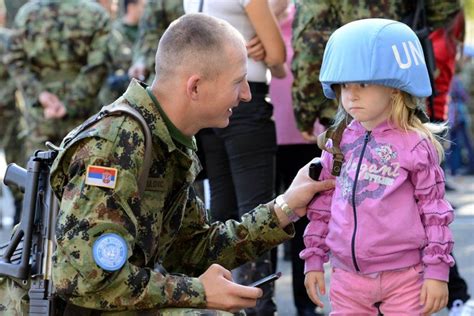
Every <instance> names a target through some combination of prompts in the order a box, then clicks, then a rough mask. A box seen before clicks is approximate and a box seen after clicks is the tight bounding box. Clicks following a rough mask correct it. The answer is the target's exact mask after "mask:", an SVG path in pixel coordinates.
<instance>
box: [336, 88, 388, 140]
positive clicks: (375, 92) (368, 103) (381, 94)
mask: <svg viewBox="0 0 474 316" xmlns="http://www.w3.org/2000/svg"><path fill="white" fill-rule="evenodd" d="M340 86H341V101H342V106H343V107H344V109H345V110H346V112H347V113H349V115H350V116H352V118H353V119H354V120H356V121H359V122H360V123H361V124H362V126H364V127H365V128H366V129H367V130H369V131H370V130H372V129H373V128H375V127H376V126H377V125H379V124H380V123H382V122H383V121H385V120H387V118H388V117H389V115H390V111H391V97H392V95H393V93H395V89H393V88H388V87H384V86H380V85H375V84H366V83H343V84H341V85H340Z"/></svg>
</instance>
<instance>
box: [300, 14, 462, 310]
mask: <svg viewBox="0 0 474 316" xmlns="http://www.w3.org/2000/svg"><path fill="white" fill-rule="evenodd" d="M320 81H321V83H322V85H323V90H324V93H325V95H326V97H328V98H333V99H334V98H337V100H338V101H339V104H340V106H339V113H338V116H337V117H336V122H335V126H336V127H337V128H335V132H334V133H332V134H333V136H332V138H333V141H332V144H331V142H327V143H326V146H324V149H325V150H326V151H324V152H323V155H322V166H323V170H322V173H321V176H320V179H327V178H331V177H332V178H333V177H334V176H332V175H331V170H332V171H333V173H334V174H337V172H338V171H340V176H338V177H337V180H336V187H335V189H334V190H333V191H326V192H325V193H321V194H320V195H318V196H316V197H315V199H314V200H313V201H312V203H311V204H310V206H309V208H308V218H309V220H310V223H309V225H308V226H307V228H306V231H305V234H304V239H305V246H306V249H305V250H303V251H302V252H301V254H300V257H301V258H302V259H304V260H305V273H306V279H305V286H306V290H307V292H308V294H309V296H310V297H311V299H312V300H313V301H314V303H316V304H317V305H319V306H321V307H322V303H321V301H320V299H319V297H318V294H317V290H319V294H321V295H324V294H325V282H324V270H323V263H324V262H327V261H328V260H329V256H328V255H329V253H330V257H331V264H332V274H331V290H330V295H329V298H330V302H331V307H332V312H331V315H349V314H350V315H376V314H377V311H378V309H379V311H380V312H381V313H383V314H384V315H420V314H422V313H426V314H430V313H434V312H436V311H438V310H440V309H441V308H443V307H444V306H445V305H446V303H447V300H448V289H447V281H448V275H449V266H450V265H453V263H454V260H453V258H452V257H451V256H450V255H449V254H450V252H451V250H452V248H453V241H452V236H451V232H450V230H449V228H448V224H449V223H450V222H451V221H452V220H453V210H452V207H451V206H450V205H449V203H448V202H447V201H446V200H445V199H444V176H443V171H442V170H441V168H440V166H439V163H440V160H441V159H442V157H443V149H442V147H441V145H440V143H439V142H438V141H437V140H436V139H435V137H434V134H433V131H434V127H436V126H434V125H430V124H424V122H426V121H427V120H426V116H425V115H424V113H423V111H422V110H420V109H419V108H418V104H421V103H420V102H421V100H420V99H419V98H423V97H427V96H429V95H430V94H431V86H430V82H429V77H428V72H427V68H426V65H425V61H424V58H423V51H422V48H421V45H420V42H419V41H418V38H417V37H416V35H415V33H414V32H413V31H412V30H411V29H410V28H409V27H408V26H406V25H405V24H402V23H399V22H396V21H392V20H386V19H365V20H359V21H355V22H352V23H349V24H346V25H345V26H343V27H341V28H339V29H338V30H337V31H335V32H334V33H333V34H332V36H331V37H330V39H329V42H328V44H327V46H326V49H325V52H324V58H323V64H322V68H321V75H320ZM439 130H440V127H438V130H437V131H436V132H438V131H439ZM338 133H339V136H340V137H338ZM341 161H343V162H342V168H340V170H338V162H339V163H340V162H341Z"/></svg>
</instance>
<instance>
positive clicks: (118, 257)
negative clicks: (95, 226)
mask: <svg viewBox="0 0 474 316" xmlns="http://www.w3.org/2000/svg"><path fill="white" fill-rule="evenodd" d="M127 252H128V249H127V243H126V242H125V239H123V237H122V236H120V235H117V234H113V233H108V234H104V235H102V236H100V237H99V238H98V239H97V240H96V241H95V242H94V245H93V246H92V256H93V257H94V261H95V263H97V265H98V266H99V267H101V268H102V269H104V270H106V271H116V270H118V269H120V268H121V267H123V265H124V264H125V261H126V260H127Z"/></svg>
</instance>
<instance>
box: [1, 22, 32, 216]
mask: <svg viewBox="0 0 474 316" xmlns="http://www.w3.org/2000/svg"><path fill="white" fill-rule="evenodd" d="M11 33H12V31H11V30H8V29H5V28H0V58H3V56H4V54H5V51H6V45H7V42H8V40H9V37H10V35H11ZM0 80H1V82H2V85H1V86H0V135H1V139H0V148H3V150H4V151H5V160H6V162H7V163H12V162H14V163H16V164H18V165H20V166H23V165H24V164H25V163H26V157H25V151H24V148H23V146H19V145H18V144H19V143H22V142H23V141H24V136H25V135H24V134H22V128H21V127H22V126H23V127H24V122H23V121H22V120H21V119H20V117H21V113H20V111H18V109H17V107H16V102H15V92H16V86H15V82H14V80H12V79H11V78H10V76H9V75H8V71H7V67H6V65H5V64H4V63H3V62H0ZM10 189H11V192H12V194H13V197H14V203H15V215H14V219H13V222H14V224H16V223H18V222H19V220H20V214H21V201H22V196H23V194H22V193H21V191H20V190H19V189H18V188H16V187H12V188H10ZM0 220H1V216H0Z"/></svg>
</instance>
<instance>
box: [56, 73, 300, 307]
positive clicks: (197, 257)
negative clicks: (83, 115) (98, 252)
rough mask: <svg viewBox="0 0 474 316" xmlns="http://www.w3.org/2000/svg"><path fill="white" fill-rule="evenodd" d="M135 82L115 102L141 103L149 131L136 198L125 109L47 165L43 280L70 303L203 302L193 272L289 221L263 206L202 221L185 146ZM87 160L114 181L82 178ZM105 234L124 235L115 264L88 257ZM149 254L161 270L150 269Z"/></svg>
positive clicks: (286, 233)
mask: <svg viewBox="0 0 474 316" xmlns="http://www.w3.org/2000/svg"><path fill="white" fill-rule="evenodd" d="M145 87H146V86H145V85H143V84H140V83H138V81H136V80H132V82H131V84H130V86H129V88H128V90H127V91H126V93H125V94H124V95H123V97H121V98H120V99H118V100H117V101H116V103H115V104H122V103H124V104H128V105H130V106H132V107H134V108H135V109H137V110H138V111H139V112H141V114H142V115H143V116H144V118H145V119H146V121H147V123H148V125H149V127H150V129H151V132H152V135H153V163H152V166H151V169H150V173H149V178H148V182H147V187H146V191H145V193H144V194H143V196H142V197H140V195H139V191H138V185H137V179H138V176H139V174H140V170H141V166H142V163H143V157H144V138H143V134H142V132H141V129H140V124H139V123H138V122H136V121H135V120H134V119H132V118H130V117H125V116H124V117H106V118H104V119H103V120H101V121H100V122H98V123H97V124H96V125H94V126H93V127H92V128H90V129H89V130H87V131H84V132H82V133H80V134H79V135H78V136H77V138H76V139H75V140H74V141H73V142H72V143H71V144H68V146H67V147H66V148H65V150H63V151H61V152H60V154H59V156H58V158H57V159H56V160H55V164H54V165H53V168H52V175H51V183H52V186H53V189H54V191H55V192H56V194H57V196H58V198H59V199H60V200H61V205H60V211H59V214H58V219H57V226H56V239H57V243H58V248H57V250H56V252H55V254H54V256H53V280H54V282H55V286H56V289H57V292H58V293H59V294H60V295H61V296H62V297H63V298H65V299H67V300H69V302H71V303H73V304H75V305H78V306H82V307H85V308H91V309H100V310H104V311H129V310H130V311H132V313H133V310H140V311H143V310H147V309H154V310H159V309H160V308H169V307H179V308H205V305H206V300H205V293H204V289H203V286H202V284H201V282H200V281H199V280H198V279H197V276H199V275H201V274H202V273H203V272H204V271H205V270H206V269H207V268H208V267H209V266H210V265H211V264H212V263H219V264H221V265H223V266H224V267H226V268H227V269H232V268H234V267H237V266H239V265H241V264H242V263H244V262H246V261H249V260H251V259H254V258H256V257H258V256H259V255H261V254H262V253H263V252H265V251H267V250H269V249H270V248H272V247H274V246H276V245H277V244H279V243H281V242H282V241H283V240H286V239H289V238H290V237H291V236H292V235H293V231H294V230H293V226H292V225H291V226H289V227H288V228H287V229H285V230H282V229H281V228H279V224H278V223H279V221H278V219H277V217H276V215H275V213H274V211H273V209H272V208H271V207H269V206H267V205H260V206H258V207H256V208H255V209H254V210H253V211H252V212H250V213H248V214H246V215H244V216H243V217H242V221H241V222H236V221H234V220H229V221H227V222H225V223H221V222H215V223H210V222H209V217H208V213H207V211H206V210H205V208H204V206H203V203H202V202H201V200H199V199H198V198H197V197H196V196H195V194H194V191H193V190H192V188H191V187H190V186H191V184H192V183H193V181H194V179H195V177H196V175H197V173H198V172H199V171H200V169H201V168H200V165H199V162H198V161H197V156H196V154H195V152H194V150H195V146H188V147H185V146H184V145H182V144H181V143H175V142H174V141H173V134H172V133H171V134H170V132H169V131H168V128H167V125H166V124H165V122H164V119H163V116H162V114H160V111H161V108H160V106H159V104H157V103H155V102H154V101H153V100H152V98H151V97H150V95H149V94H148V92H147V90H146V89H145ZM90 165H98V166H106V167H113V168H116V169H117V170H118V175H117V183H116V187H115V189H107V188H100V187H96V186H91V185H86V184H85V180H86V168H87V166H90ZM105 233H115V234H117V235H120V236H121V237H122V238H123V239H124V240H125V241H126V244H127V248H128V257H127V261H126V263H125V265H124V266H123V267H122V268H121V269H120V270H118V271H115V272H108V271H105V270H103V269H101V268H100V267H99V266H98V265H97V264H96V262H95V261H94V259H93V257H92V251H91V249H92V246H93V244H94V242H95V241H96V240H97V239H98V238H99V237H100V236H102V235H103V234H105ZM157 263H162V265H163V266H164V267H165V268H166V270H167V271H168V272H171V274H165V275H164V274H161V273H159V272H157V271H155V270H154V267H155V265H156V264H157ZM140 313H141V312H140ZM104 314H106V313H105V312H104Z"/></svg>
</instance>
